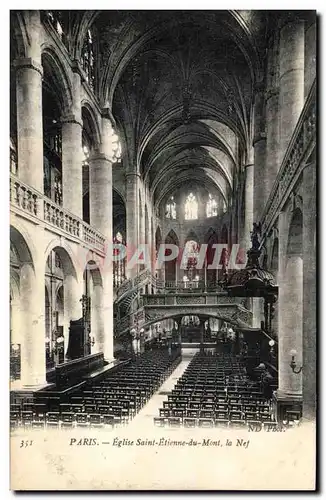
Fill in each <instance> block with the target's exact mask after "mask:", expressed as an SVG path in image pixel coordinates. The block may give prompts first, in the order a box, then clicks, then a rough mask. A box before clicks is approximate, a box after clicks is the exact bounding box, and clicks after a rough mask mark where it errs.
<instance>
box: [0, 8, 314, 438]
mask: <svg viewBox="0 0 326 500" xmlns="http://www.w3.org/2000/svg"><path fill="white" fill-rule="evenodd" d="M316 31H317V17H316V12H315V11H309V10H307V11H267V10H264V11H263V10H262V11H259V10H255V11H250V10H225V11H224V10H216V11H195V10H189V11H181V10H180V11H164V10H162V11H159V10H157V11H155V10H153V11H127V10H120V11H100V10H85V11H82V10H63V11H45V10H41V11H37V10H13V11H11V14H10V424H11V428H12V430H13V431H14V430H15V429H17V428H21V427H24V428H31V429H34V428H35V429H47V428H50V427H51V428H56V429H61V428H64V427H66V428H77V427H80V428H84V429H85V428H90V427H99V428H102V427H103V428H105V427H106V426H110V427H116V426H117V427H119V426H122V425H128V424H130V423H131V422H132V420H134V419H135V421H137V420H136V419H139V418H141V416H142V412H144V408H150V411H149V410H148V411H147V413H146V414H147V416H148V413H150V418H149V420H150V425H152V426H159V427H162V428H169V427H176V428H178V427H190V428H191V427H193V428H196V427H204V428H213V427H219V426H220V427H224V428H225V427H227V428H230V427H235V428H236V427H238V428H240V427H241V428H248V427H250V426H255V427H256V428H259V429H262V428H268V429H269V428H277V427H279V426H288V427H291V426H296V425H301V424H302V423H303V422H314V421H315V419H316V411H317V409H316V350H317V347H316V345H317V332H316V238H317V237H316V176H317V171H316V156H317V155H316ZM162 249H163V250H162ZM174 249H177V252H175V251H174ZM158 256H161V260H160V259H159V258H158Z"/></svg>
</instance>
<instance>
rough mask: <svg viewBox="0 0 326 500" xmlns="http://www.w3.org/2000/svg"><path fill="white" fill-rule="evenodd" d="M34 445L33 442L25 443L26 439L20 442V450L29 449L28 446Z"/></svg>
mask: <svg viewBox="0 0 326 500" xmlns="http://www.w3.org/2000/svg"><path fill="white" fill-rule="evenodd" d="M32 444H33V440H30V441H25V440H24V439H22V441H21V442H20V447H19V448H27V446H32Z"/></svg>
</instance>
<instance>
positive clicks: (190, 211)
mask: <svg viewBox="0 0 326 500" xmlns="http://www.w3.org/2000/svg"><path fill="white" fill-rule="evenodd" d="M185 219H186V220H194V219H198V203H197V200H196V196H195V195H194V194H193V193H190V194H189V196H188V197H187V199H186V203H185Z"/></svg>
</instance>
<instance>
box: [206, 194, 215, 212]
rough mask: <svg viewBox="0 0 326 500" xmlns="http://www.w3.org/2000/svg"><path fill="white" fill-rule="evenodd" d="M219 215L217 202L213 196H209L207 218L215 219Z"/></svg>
mask: <svg viewBox="0 0 326 500" xmlns="http://www.w3.org/2000/svg"><path fill="white" fill-rule="evenodd" d="M216 215H217V201H216V200H215V198H213V196H212V195H211V194H209V195H208V201H207V204H206V216H207V217H215V216H216Z"/></svg>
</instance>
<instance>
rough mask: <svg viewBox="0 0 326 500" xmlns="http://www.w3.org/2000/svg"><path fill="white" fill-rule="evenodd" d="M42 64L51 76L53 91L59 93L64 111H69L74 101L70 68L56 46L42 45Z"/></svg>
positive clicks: (46, 73)
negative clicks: (62, 59) (63, 60)
mask: <svg viewBox="0 0 326 500" xmlns="http://www.w3.org/2000/svg"><path fill="white" fill-rule="evenodd" d="M41 50H42V54H41V59H42V66H43V71H44V75H45V76H47V77H48V78H50V80H51V83H52V85H53V86H54V88H53V91H54V92H55V93H56V94H57V98H58V101H59V103H60V107H61V111H62V112H69V111H70V109H71V107H72V103H73V90H72V82H71V79H70V76H69V69H68V68H67V67H66V66H65V64H64V63H63V62H62V61H61V58H60V56H59V55H58V54H57V52H56V49H55V47H53V46H52V45H51V46H50V45H42V47H41Z"/></svg>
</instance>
